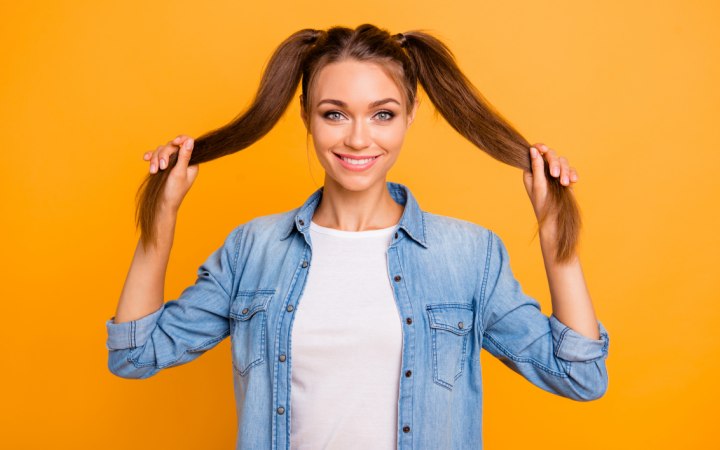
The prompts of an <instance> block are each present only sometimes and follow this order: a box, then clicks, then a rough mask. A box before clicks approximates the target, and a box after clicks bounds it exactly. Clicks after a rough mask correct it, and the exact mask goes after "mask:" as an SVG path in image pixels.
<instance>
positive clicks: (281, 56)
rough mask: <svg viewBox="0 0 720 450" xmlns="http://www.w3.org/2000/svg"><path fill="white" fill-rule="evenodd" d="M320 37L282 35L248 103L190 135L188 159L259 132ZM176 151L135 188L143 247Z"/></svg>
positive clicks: (221, 151) (215, 153)
mask: <svg viewBox="0 0 720 450" xmlns="http://www.w3.org/2000/svg"><path fill="white" fill-rule="evenodd" d="M323 36H325V32H324V31H318V30H313V29H303V30H300V31H298V32H296V33H293V34H292V35H291V36H289V37H288V38H287V39H285V41H283V42H282V43H281V44H280V45H279V46H278V48H277V49H276V50H275V52H274V53H273V55H272V56H271V57H270V60H269V61H268V63H267V67H266V68H265V71H264V73H263V75H262V80H261V81H260V85H259V87H258V90H257V93H256V94H255V98H254V99H253V102H252V104H251V105H250V107H249V108H248V109H247V110H246V111H244V112H243V113H241V114H240V115H239V116H237V117H236V118H235V119H233V120H232V121H231V122H230V123H228V124H226V125H224V126H222V127H220V128H217V129H215V130H212V131H209V132H207V133H205V134H203V135H202V136H199V137H198V138H196V139H195V143H194V146H193V151H192V156H191V158H190V162H189V164H200V163H204V162H207V161H212V160H213V159H217V158H220V157H222V156H226V155H229V154H232V153H235V152H237V151H240V150H243V149H244V148H247V147H249V146H250V145H252V144H253V143H255V142H256V141H257V140H259V139H260V138H262V137H263V136H265V134H267V133H268V132H269V131H270V130H271V129H272V128H273V126H275V124H276V123H277V122H278V121H279V120H280V118H281V117H282V115H283V113H284V112H285V110H286V109H287V107H288V106H289V105H290V102H291V101H292V99H293V96H294V95H295V92H296V90H297V87H298V84H299V83H300V80H301V78H302V74H303V69H304V61H305V57H306V56H307V54H308V52H309V51H310V50H311V49H312V46H313V44H314V43H315V42H316V41H317V40H318V39H320V38H322V37H323ZM177 155H178V154H177V153H174V154H172V155H171V156H170V161H169V162H168V167H167V169H166V170H162V171H158V172H157V173H155V174H148V176H147V177H146V178H145V180H144V181H143V183H142V184H141V185H140V187H139V189H138V191H137V194H136V199H139V200H138V202H137V209H136V212H135V219H136V226H137V227H140V229H141V238H142V243H143V246H144V247H145V246H147V244H148V243H150V242H153V241H155V239H156V236H155V234H156V230H155V220H156V214H157V207H158V202H159V199H160V194H161V193H162V191H163V187H164V186H165V183H166V181H167V177H168V174H169V173H170V169H171V168H172V167H174V166H175V163H176V162H177Z"/></svg>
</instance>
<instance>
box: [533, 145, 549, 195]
mask: <svg viewBox="0 0 720 450" xmlns="http://www.w3.org/2000/svg"><path fill="white" fill-rule="evenodd" d="M530 154H531V159H532V172H533V180H532V181H533V190H537V192H542V190H543V189H544V188H545V186H546V185H547V180H546V179H545V161H544V160H543V155H541V154H540V152H539V151H538V150H537V148H535V147H532V148H531V149H530Z"/></svg>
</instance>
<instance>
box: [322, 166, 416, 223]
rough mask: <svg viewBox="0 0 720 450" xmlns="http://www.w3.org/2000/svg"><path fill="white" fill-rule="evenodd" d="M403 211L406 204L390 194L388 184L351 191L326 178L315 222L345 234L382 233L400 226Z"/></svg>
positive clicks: (378, 184) (383, 183)
mask: <svg viewBox="0 0 720 450" xmlns="http://www.w3.org/2000/svg"><path fill="white" fill-rule="evenodd" d="M403 210H404V207H403V205H400V204H399V203H397V202H396V201H395V200H394V199H393V198H392V196H391V195H390V192H389V191H388V189H387V185H386V182H385V181H383V182H382V183H377V184H375V185H374V186H372V187H370V188H368V189H366V190H363V191H351V190H348V189H345V188H344V187H343V186H341V185H340V184H338V183H336V182H335V181H333V180H332V179H330V178H327V177H326V178H325V184H324V186H323V192H322V198H321V199H320V204H319V205H318V206H317V208H316V209H315V213H314V214H313V218H312V220H313V222H315V223H317V224H318V225H320V226H323V227H327V228H335V229H338V230H344V231H366V230H379V229H382V228H388V227H391V226H393V225H395V224H396V223H398V222H399V221H400V217H402V213H403Z"/></svg>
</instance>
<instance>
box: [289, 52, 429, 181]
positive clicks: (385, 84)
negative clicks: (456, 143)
mask: <svg viewBox="0 0 720 450" xmlns="http://www.w3.org/2000/svg"><path fill="white" fill-rule="evenodd" d="M314 82H315V86H314V90H313V91H312V92H313V95H312V96H313V98H312V99H310V100H309V101H310V102H311V103H310V104H309V105H308V109H309V110H310V113H309V117H307V116H306V115H305V113H304V111H303V112H302V117H303V121H304V122H305V126H306V127H308V130H309V132H310V135H312V138H313V145H314V147H315V152H316V153H317V156H318V160H319V161H320V164H321V165H322V166H323V168H324V169H325V182H326V184H327V182H333V183H336V184H338V185H340V186H341V187H343V188H345V189H347V190H351V191H363V190H366V189H368V188H370V187H372V186H376V185H377V183H382V184H383V185H384V184H385V180H386V175H387V172H388V170H390V168H391V167H392V165H393V164H394V163H395V160H396V159H397V157H398V154H399V153H400V149H401V147H402V144H403V141H404V139H405V132H406V131H407V129H408V127H409V126H410V124H411V123H412V121H413V119H414V116H415V111H416V110H417V105H418V102H417V101H416V102H415V104H414V106H413V109H412V112H411V114H410V115H408V114H407V112H406V111H407V108H406V105H405V101H404V99H403V96H402V93H401V91H400V88H399V87H398V86H397V85H396V84H395V82H394V81H393V79H392V78H390V76H388V75H387V74H386V73H385V72H384V71H383V69H382V68H381V67H380V66H378V65H377V64H374V63H368V62H359V61H356V60H346V61H341V62H336V63H332V64H328V65H327V66H325V67H324V68H323V69H321V71H320V72H319V73H318V74H317V75H316V77H315V80H314ZM342 157H345V160H344V159H342Z"/></svg>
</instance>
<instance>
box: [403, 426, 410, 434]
mask: <svg viewBox="0 0 720 450" xmlns="http://www.w3.org/2000/svg"><path fill="white" fill-rule="evenodd" d="M403 431H404V432H406V433H409V432H410V427H409V426H407V425H405V426H404V427H403Z"/></svg>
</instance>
